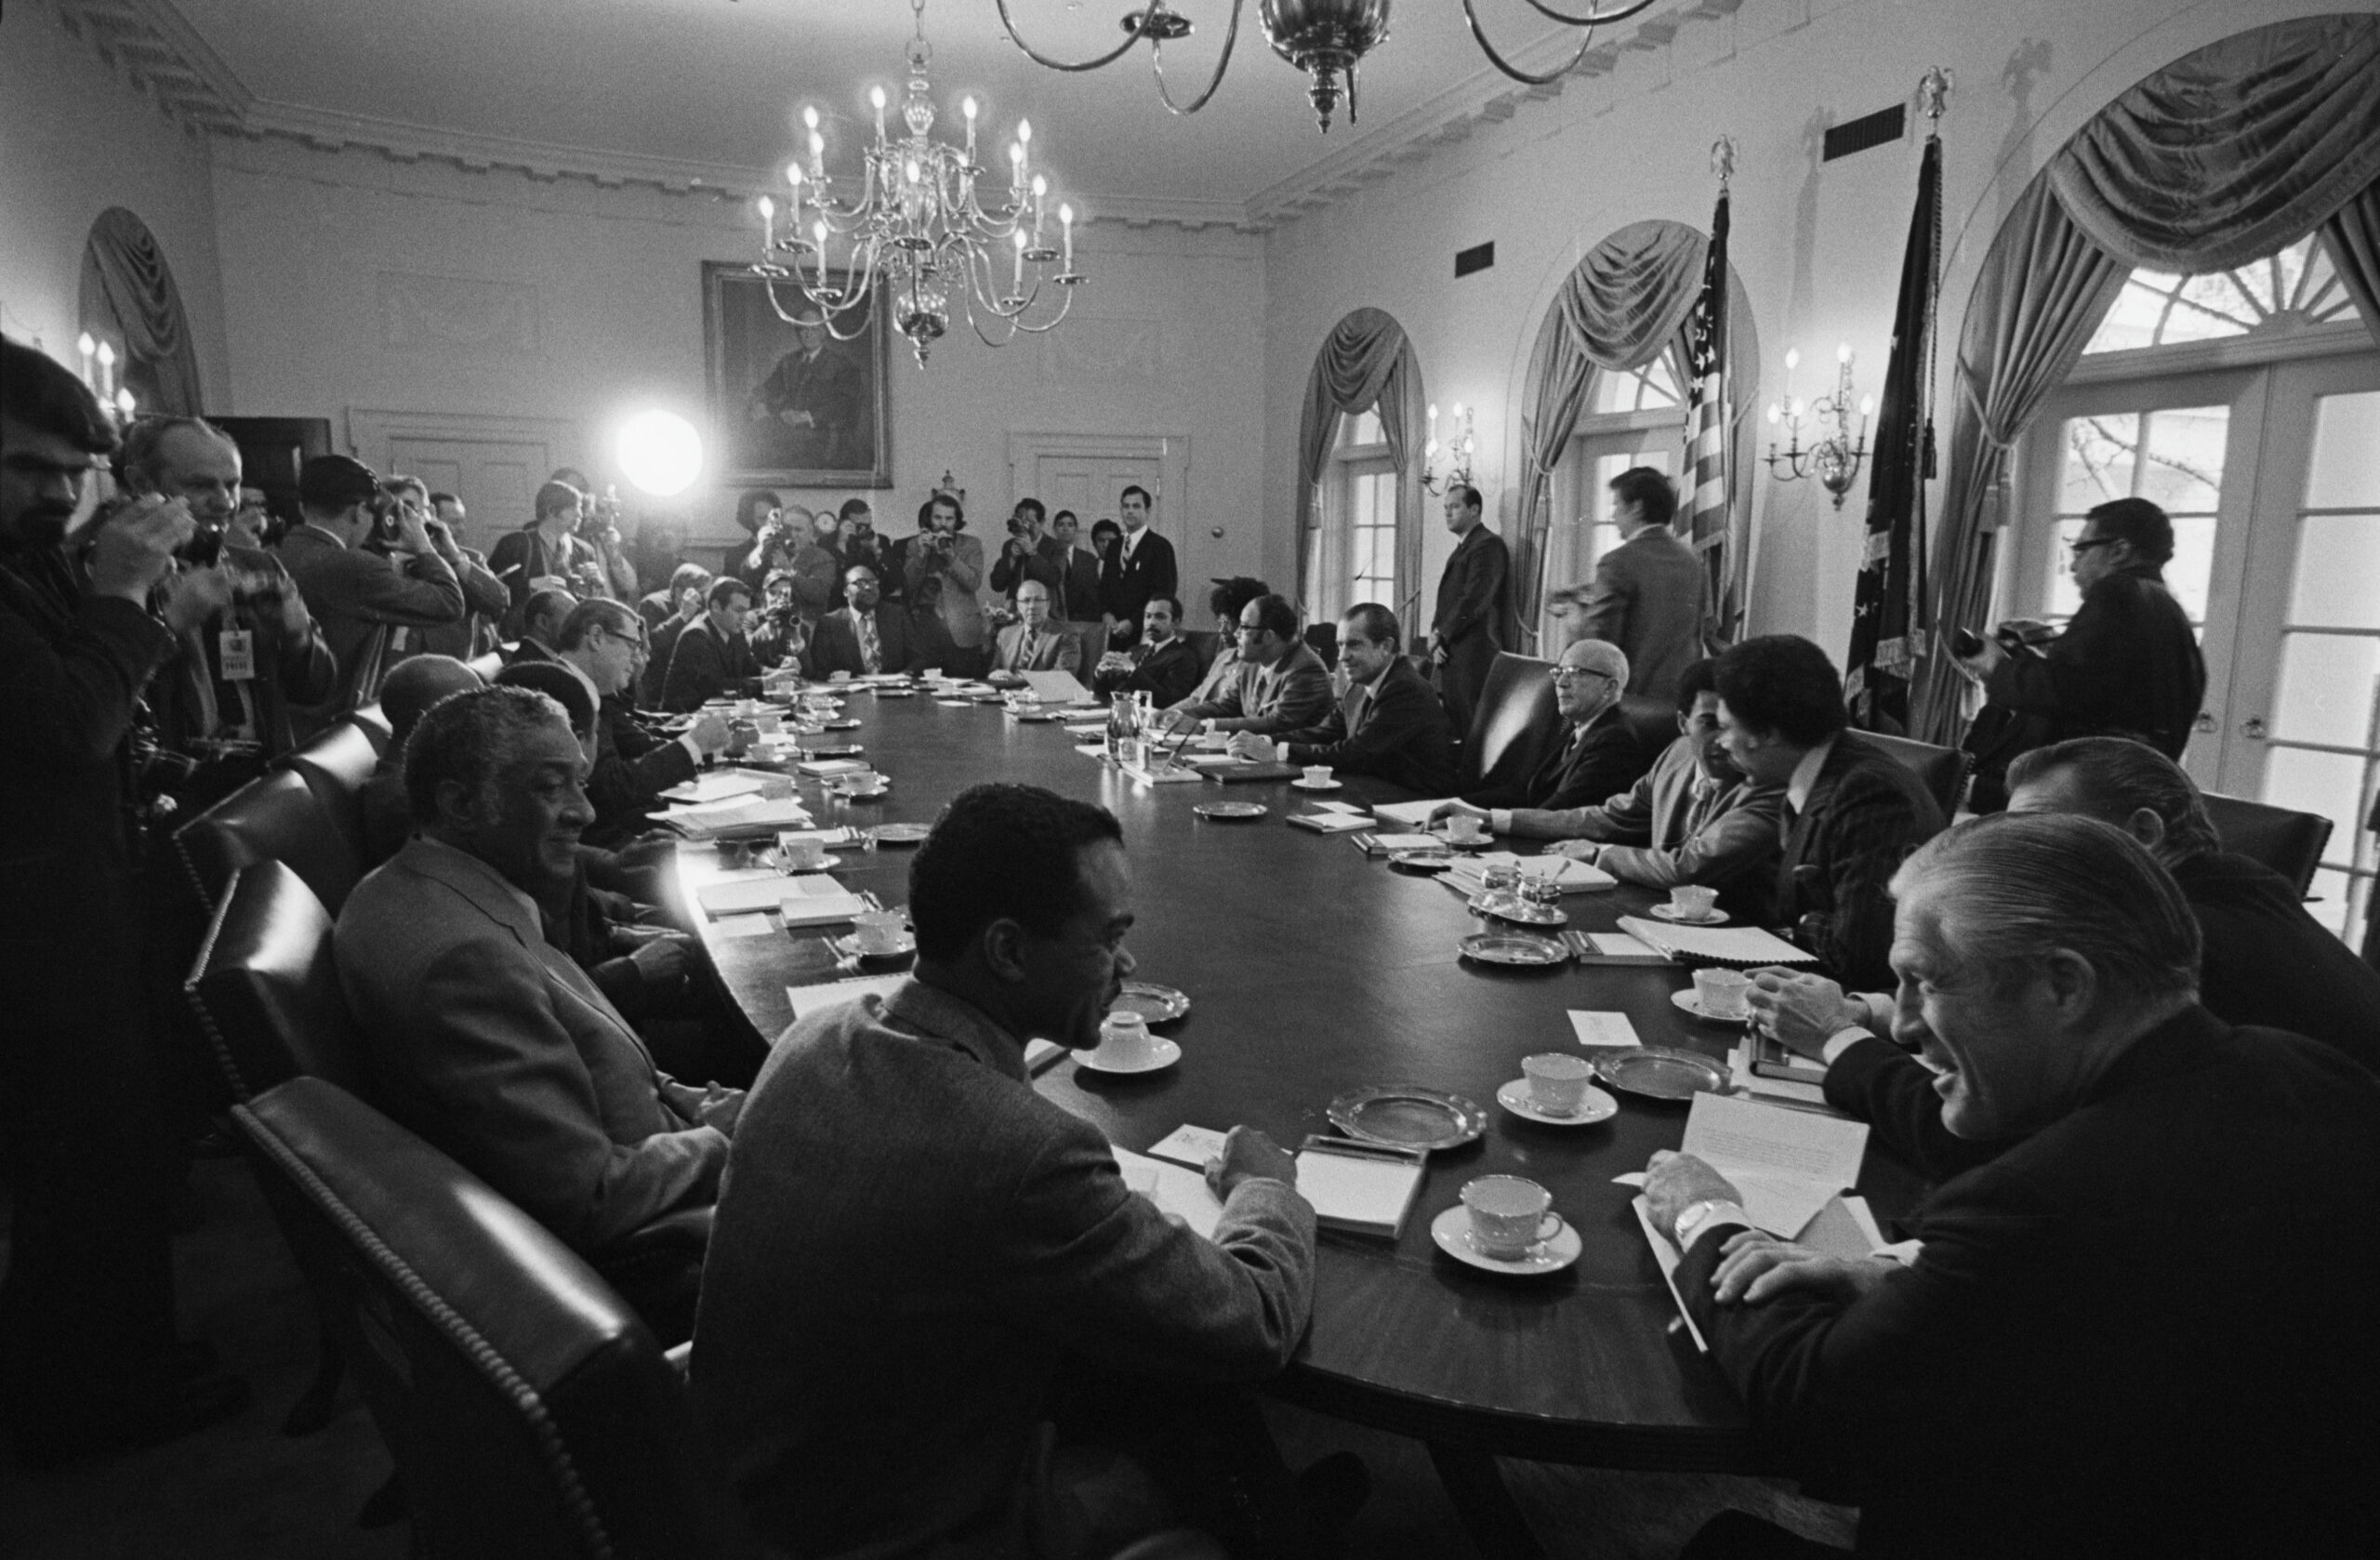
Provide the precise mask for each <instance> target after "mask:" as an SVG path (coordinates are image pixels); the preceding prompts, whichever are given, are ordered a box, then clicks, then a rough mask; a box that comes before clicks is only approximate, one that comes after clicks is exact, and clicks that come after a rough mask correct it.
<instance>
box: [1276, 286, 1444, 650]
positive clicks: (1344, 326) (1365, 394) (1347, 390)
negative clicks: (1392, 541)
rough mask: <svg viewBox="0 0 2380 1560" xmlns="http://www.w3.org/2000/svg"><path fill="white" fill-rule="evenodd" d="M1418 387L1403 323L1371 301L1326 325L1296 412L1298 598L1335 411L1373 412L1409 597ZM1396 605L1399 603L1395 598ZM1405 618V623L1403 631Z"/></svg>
mask: <svg viewBox="0 0 2380 1560" xmlns="http://www.w3.org/2000/svg"><path fill="white" fill-rule="evenodd" d="M1423 399H1424V398H1423V395H1422V390H1421V363H1420V361H1419V360H1418V359H1416V358H1415V357H1414V355H1413V346H1412V343H1411V342H1409V341H1408V340H1407V339H1406V337H1405V327H1404V326H1402V325H1400V324H1397V323H1396V321H1395V318H1394V317H1392V316H1391V315H1389V314H1388V313H1386V312H1384V311H1382V310H1378V309H1358V310H1356V311H1355V312H1354V313H1352V314H1349V315H1348V316H1347V317H1346V318H1345V319H1343V320H1341V321H1340V322H1339V323H1338V324H1336V325H1333V326H1332V327H1331V328H1330V334H1329V336H1328V337H1324V338H1323V343H1322V350H1320V351H1319V352H1316V354H1315V358H1314V368H1313V371H1312V372H1311V373H1309V374H1308V375H1307V376H1306V381H1305V406H1304V409H1303V411H1302V412H1301V413H1300V414H1299V416H1298V488H1297V491H1298V510H1299V513H1300V514H1301V515H1302V517H1303V519H1302V523H1301V524H1300V526H1299V528H1298V594H1297V599H1298V600H1299V601H1300V602H1303V601H1305V600H1306V590H1307V588H1308V586H1309V583H1310V582H1309V581H1308V580H1307V578H1306V570H1307V568H1308V566H1309V563H1310V561H1311V558H1312V555H1313V550H1314V549H1313V547H1312V545H1311V544H1312V542H1313V539H1314V533H1315V532H1316V530H1317V529H1319V528H1320V526H1321V524H1322V501H1321V488H1320V484H1321V481H1322V468H1323V464H1324V462H1326V461H1327V460H1329V458H1330V445H1331V443H1332V441H1333V440H1335V439H1336V438H1337V437H1338V434H1339V418H1340V417H1341V416H1342V415H1351V414H1355V413H1360V412H1367V411H1370V410H1372V409H1373V408H1375V407H1377V408H1378V409H1379V412H1380V424H1381V431H1382V434H1383V436H1384V437H1385V438H1386V439H1387V441H1388V458H1389V463H1390V464H1391V465H1393V466H1394V467H1395V468H1396V479H1397V480H1396V572H1397V585H1398V588H1400V589H1402V590H1403V591H1405V592H1406V593H1407V595H1408V598H1409V597H1410V595H1411V594H1412V593H1413V592H1414V591H1417V590H1419V589H1420V588H1421V471H1420V469H1418V468H1417V467H1416V466H1415V465H1414V464H1413V460H1412V456H1413V452H1414V451H1415V450H1417V449H1419V448H1420V447H1421V417H1422V403H1423ZM1398 605H1399V606H1400V608H1401V606H1402V603H1398ZM1412 627H1413V626H1412V625H1411V624H1410V623H1409V622H1408V623H1407V624H1406V625H1405V628H1406V631H1407V632H1408V633H1409V632H1411V631H1412Z"/></svg>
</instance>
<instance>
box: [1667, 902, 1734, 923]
mask: <svg viewBox="0 0 2380 1560" xmlns="http://www.w3.org/2000/svg"><path fill="white" fill-rule="evenodd" d="M1653 914H1655V915H1657V916H1659V917H1660V919H1663V920H1673V921H1675V922H1677V923H1678V925H1680V926H1718V925H1721V924H1723V923H1724V922H1725V921H1726V919H1727V912H1726V911H1725V910H1713V911H1712V912H1711V913H1710V914H1709V915H1707V916H1686V915H1680V914H1679V913H1678V912H1677V911H1676V910H1675V909H1674V908H1673V907H1672V906H1668V905H1656V906H1653Z"/></svg>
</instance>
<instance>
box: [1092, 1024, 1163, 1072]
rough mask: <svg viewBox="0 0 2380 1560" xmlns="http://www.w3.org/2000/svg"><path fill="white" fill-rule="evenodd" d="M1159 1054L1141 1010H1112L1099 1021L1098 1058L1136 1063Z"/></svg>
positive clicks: (1112, 1063)
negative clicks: (1137, 1011)
mask: <svg viewBox="0 0 2380 1560" xmlns="http://www.w3.org/2000/svg"><path fill="white" fill-rule="evenodd" d="M1156 1054H1157V1042H1156V1041H1155V1040H1153V1039H1152V1038H1150V1037H1149V1021H1148V1020H1147V1019H1146V1018H1144V1017H1143V1016H1142V1015H1141V1014H1139V1013H1134V1012H1120V1013H1109V1014H1108V1015H1107V1016H1106V1018H1105V1019H1104V1020H1102V1021H1101V1023H1100V1025H1099V1059H1100V1061H1102V1062H1103V1063H1105V1064H1108V1065H1110V1066H1117V1067H1137V1066H1141V1065H1143V1064H1145V1063H1146V1062H1147V1061H1148V1060H1149V1059H1150V1058H1151V1057H1153V1056H1155V1055H1156Z"/></svg>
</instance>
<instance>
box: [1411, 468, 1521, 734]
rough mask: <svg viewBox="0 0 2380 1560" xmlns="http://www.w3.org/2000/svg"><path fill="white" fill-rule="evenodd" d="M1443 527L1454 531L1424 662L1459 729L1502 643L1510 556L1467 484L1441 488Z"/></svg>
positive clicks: (1467, 722) (1465, 728)
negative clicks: (1444, 511) (1444, 512)
mask: <svg viewBox="0 0 2380 1560" xmlns="http://www.w3.org/2000/svg"><path fill="white" fill-rule="evenodd" d="M1446 509H1447V529H1448V530H1449V531H1451V532H1453V533H1454V534H1455V536H1456V541H1455V544H1454V551H1453V552H1452V553H1451V554H1450V555H1448V559H1447V568H1446V573H1445V574H1443V575H1439V576H1438V606H1437V611H1436V613H1435V614H1434V615H1432V617H1431V619H1430V664H1431V666H1432V668H1435V675H1436V678H1437V682H1438V697H1439V698H1440V699H1442V700H1444V701H1445V703H1446V707H1447V717H1448V719H1449V720H1451V721H1453V722H1454V729H1455V730H1456V731H1457V732H1459V733H1463V734H1468V733H1469V732H1470V730H1471V712H1472V708H1473V707H1474V706H1475V705H1477V704H1478V702H1479V691H1480V690H1481V689H1482V688H1485V687H1486V686H1487V685H1488V667H1490V666H1491V665H1493V664H1494V662H1495V659H1496V653H1497V652H1498V651H1500V650H1501V649H1503V648H1504V635H1505V633H1506V631H1507V628H1508V625H1509V624H1510V622H1511V619H1512V615H1513V585H1512V573H1513V560H1512V554H1511V553H1510V552H1509V551H1507V550H1506V549H1505V547H1504V538H1503V537H1501V536H1499V535H1496V533H1494V532H1493V531H1490V530H1488V527H1487V525H1486V524H1485V523H1484V522H1483V520H1482V510H1481V504H1480V497H1479V490H1478V489H1477V488H1475V487H1471V486H1468V485H1465V486H1461V487H1456V488H1451V489H1449V490H1448V493H1447V506H1446Z"/></svg>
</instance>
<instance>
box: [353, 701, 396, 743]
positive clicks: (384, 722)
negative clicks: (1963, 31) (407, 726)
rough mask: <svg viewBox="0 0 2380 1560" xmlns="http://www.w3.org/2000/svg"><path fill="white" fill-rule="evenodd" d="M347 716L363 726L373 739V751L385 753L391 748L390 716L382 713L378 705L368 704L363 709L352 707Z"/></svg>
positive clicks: (354, 722)
mask: <svg viewBox="0 0 2380 1560" xmlns="http://www.w3.org/2000/svg"><path fill="white" fill-rule="evenodd" d="M347 718H348V720H349V721H350V722H351V723H353V724H354V725H357V726H360V727H362V728H363V731H364V735H365V736H368V737H370V738H371V739H372V751H374V752H375V753H385V752H387V751H388V750H389V743H390V737H391V735H392V734H391V733H390V730H389V718H388V717H387V716H386V715H383V714H381V713H380V707H379V706H378V705H377V704H367V705H365V706H364V707H363V708H361V709H351V710H350V711H348V715H347Z"/></svg>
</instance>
